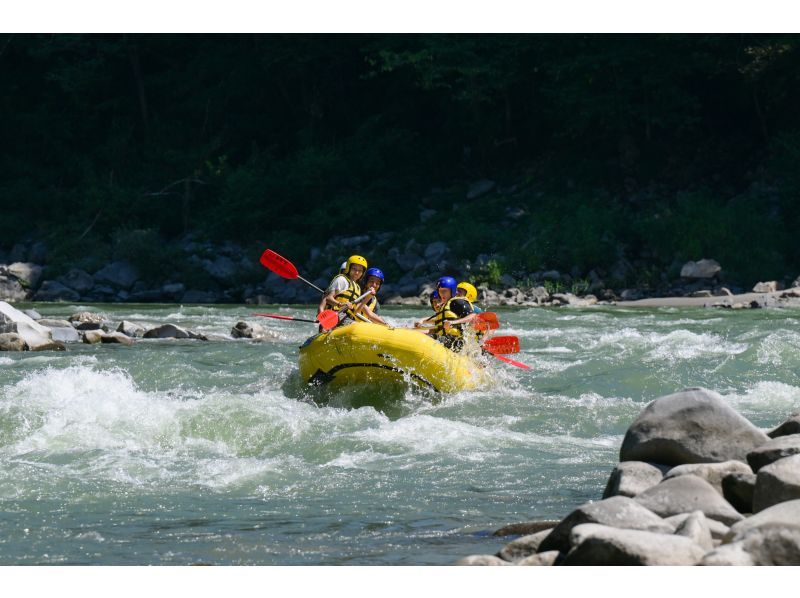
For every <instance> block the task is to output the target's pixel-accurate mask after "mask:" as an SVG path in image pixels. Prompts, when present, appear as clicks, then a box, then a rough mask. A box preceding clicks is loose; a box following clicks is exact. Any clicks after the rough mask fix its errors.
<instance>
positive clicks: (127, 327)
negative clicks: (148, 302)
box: [117, 320, 144, 338]
mask: <svg viewBox="0 0 800 598" xmlns="http://www.w3.org/2000/svg"><path fill="white" fill-rule="evenodd" d="M117 332H121V333H122V334H124V335H125V336H129V337H131V338H142V337H143V336H144V328H143V327H141V326H139V325H138V324H134V323H133V322H129V321H128V320H122V322H120V323H119V326H117Z"/></svg>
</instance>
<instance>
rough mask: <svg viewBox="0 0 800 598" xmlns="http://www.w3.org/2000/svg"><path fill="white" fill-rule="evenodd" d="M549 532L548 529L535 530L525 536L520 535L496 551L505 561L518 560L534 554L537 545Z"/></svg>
mask: <svg viewBox="0 0 800 598" xmlns="http://www.w3.org/2000/svg"><path fill="white" fill-rule="evenodd" d="M549 534H550V530H549V529H545V530H542V531H540V532H536V533H535V534H530V535H527V536H522V537H521V538H517V539H516V540H512V541H511V542H509V543H508V544H506V545H505V546H503V548H501V549H500V552H498V553H497V556H499V557H500V558H501V559H503V560H506V561H519V560H522V559H524V558H525V557H528V556H530V555H532V554H536V552H538V550H539V545H540V544H541V543H542V540H544V539H545V538H546V537H547V536H548V535H549Z"/></svg>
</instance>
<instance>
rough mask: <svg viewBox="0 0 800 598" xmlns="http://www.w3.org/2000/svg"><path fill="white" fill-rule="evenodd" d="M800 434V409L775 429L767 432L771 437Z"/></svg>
mask: <svg viewBox="0 0 800 598" xmlns="http://www.w3.org/2000/svg"><path fill="white" fill-rule="evenodd" d="M791 434H800V411H796V412H795V413H792V414H791V415H790V416H789V418H788V419H787V420H786V421H785V422H783V423H782V424H781V425H779V426H778V427H777V428H775V429H774V430H770V431H769V432H767V436H769V437H770V438H777V437H778V436H789V435H791Z"/></svg>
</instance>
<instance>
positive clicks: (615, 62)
mask: <svg viewBox="0 0 800 598" xmlns="http://www.w3.org/2000/svg"><path fill="white" fill-rule="evenodd" d="M799 41H800V38H798V37H797V36H785V35H738V34H737V35H132V34H128V35H3V36H0V110H2V113H3V115H4V121H5V122H4V125H3V130H4V134H3V143H2V144H0V198H1V199H2V205H3V216H2V219H0V245H2V246H10V245H11V244H13V243H14V242H16V241H18V240H21V239H22V238H23V237H28V238H31V237H36V238H47V239H49V240H50V243H51V244H52V245H55V246H57V247H58V248H59V251H60V252H62V253H63V255H64V256H68V257H69V256H74V255H80V254H81V253H85V252H86V251H87V250H89V251H92V250H97V249H96V248H98V247H101V246H105V245H104V244H108V243H109V241H110V240H111V239H113V238H114V236H115V235H119V234H120V233H125V232H126V231H131V230H138V229H148V230H151V231H155V232H156V233H158V235H160V236H161V237H162V238H165V239H169V238H175V237H178V236H181V235H183V234H184V233H186V232H194V233H196V234H198V235H202V236H206V237H209V238H213V239H227V238H231V239H238V240H240V241H242V242H243V243H245V244H246V243H248V242H252V241H254V240H256V239H260V240H267V239H279V240H280V241H281V243H282V244H283V246H291V247H292V248H293V249H294V250H296V251H297V252H300V251H307V249H308V247H310V246H313V245H320V244H321V243H322V242H324V241H325V240H327V238H328V237H329V236H330V235H331V234H333V233H338V234H354V233H358V232H361V231H364V230H377V231H380V230H402V229H408V228H409V227H417V228H416V229H414V230H416V234H417V235H418V236H420V237H421V238H425V236H426V235H427V236H428V237H431V238H432V237H435V236H437V234H438V235H442V234H444V235H445V236H446V237H447V238H448V239H449V240H450V241H451V242H452V243H453V244H454V246H455V247H456V248H457V249H458V250H459V251H461V252H462V253H463V254H464V255H474V254H475V253H477V252H479V251H487V252H501V253H502V254H503V255H504V260H505V262H506V265H507V267H508V268H510V269H512V268H517V269H521V270H528V271H530V270H531V269H535V268H540V267H561V268H566V269H569V268H572V267H577V268H578V269H579V270H581V271H582V272H583V273H585V272H587V271H588V270H589V269H592V268H608V267H610V266H611V265H612V264H613V263H614V262H615V261H616V260H617V259H618V258H619V257H620V256H621V255H624V256H625V257H627V258H628V259H630V260H637V259H641V260H643V261H644V262H646V263H649V264H651V265H652V267H653V268H654V269H659V268H661V269H663V268H666V267H669V266H670V265H673V264H674V263H675V261H676V260H681V259H699V258H701V257H716V258H717V259H719V260H721V261H723V263H724V264H725V265H726V267H727V268H728V269H729V270H730V271H731V272H736V273H738V274H739V275H740V276H741V277H742V278H747V277H748V276H755V275H756V273H763V274H764V275H772V276H778V277H780V276H784V275H787V274H796V273H798V272H800V249H799V248H798V247H797V244H795V243H794V235H793V234H792V233H794V232H795V231H797V230H798V225H800V201H798V200H800V197H799V196H798V194H799V193H800V170H799V169H798V164H800V110H798V109H797V98H798V97H800V50H799V49H798V42H799ZM480 178H491V179H494V180H497V181H500V182H501V183H504V184H506V185H508V186H511V185H512V184H513V185H515V187H513V189H514V192H513V193H512V194H511V195H505V196H492V197H483V198H480V199H478V200H476V201H474V202H467V201H466V200H464V196H465V190H466V188H467V186H468V184H469V183H470V182H473V181H475V180H477V179H480ZM432 189H438V192H436V193H434V192H433V191H432ZM512 200H513V204H514V206H516V207H518V208H519V209H520V210H521V211H522V212H523V213H524V216H522V217H520V218H517V219H516V220H514V221H513V224H509V222H508V220H507V216H506V208H507V207H509V203H510V202H512ZM453 204H459V205H457V206H456V207H459V208H460V209H461V211H460V212H459V216H458V219H455V218H454V216H453V212H452V211H451V208H452V207H453ZM426 207H427V208H430V207H434V208H436V209H437V210H438V211H439V212H440V215H439V217H437V218H434V219H433V220H432V221H431V222H430V223H429V224H428V227H427V228H426V227H424V226H421V225H420V224H419V211H420V209H423V208H426ZM456 221H459V222H460V224H455V222H456ZM442 227H446V229H444V228H442ZM443 230H446V233H443V232H442V231H443ZM501 231H502V232H503V233H504V234H503V235H500V234H498V233H499V232H501ZM512 240H513V243H511V245H512V246H507V245H509V242H510V241H512ZM93 248H94V249H93ZM726 260H727V261H726Z"/></svg>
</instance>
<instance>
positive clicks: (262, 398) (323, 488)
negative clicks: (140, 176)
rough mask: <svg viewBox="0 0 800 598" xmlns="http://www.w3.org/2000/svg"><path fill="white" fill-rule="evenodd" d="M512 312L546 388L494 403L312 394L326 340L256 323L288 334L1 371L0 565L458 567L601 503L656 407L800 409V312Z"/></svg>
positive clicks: (502, 385) (499, 383)
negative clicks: (632, 427) (713, 398)
mask: <svg viewBox="0 0 800 598" xmlns="http://www.w3.org/2000/svg"><path fill="white" fill-rule="evenodd" d="M83 307H86V306H83ZM37 308H38V309H39V311H40V312H41V313H42V314H43V315H45V317H48V316H49V317H66V316H68V315H69V314H71V313H74V312H75V311H78V310H79V308H81V307H80V306H69V305H39V306H37ZM81 309H82V308H81ZM89 309H91V310H93V311H101V312H103V313H105V314H107V315H108V316H109V318H110V319H111V320H114V321H119V320H122V319H123V318H124V319H127V320H132V321H134V322H138V323H140V324H143V325H150V324H156V323H162V322H171V323H174V324H178V325H181V326H184V327H188V328H190V329H192V330H195V331H198V332H203V333H207V334H211V335H219V336H220V337H222V336H227V335H228V334H229V332H230V329H231V327H232V326H233V324H234V323H235V322H236V321H238V320H240V319H250V320H253V321H255V320H258V318H252V317H249V314H250V313H251V312H252V311H254V310H253V309H252V308H248V307H244V306H226V307H179V306H91V307H89ZM270 309H272V310H273V311H275V310H278V309H280V311H281V312H282V313H285V314H289V315H297V316H305V317H308V316H309V315H310V314H311V313H312V312H311V310H310V308H303V307H302V306H297V307H291V308H286V307H284V308H277V307H275V308H264V307H263V306H262V307H260V308H259V311H269V310H270ZM386 313H387V314H388V316H389V320H390V321H391V322H392V323H394V324H398V325H399V324H407V323H410V322H411V321H412V318H414V317H418V316H419V315H421V312H420V311H419V310H414V309H409V308H402V309H387V310H386ZM499 313H500V316H501V320H502V321H503V322H504V326H503V329H502V330H501V332H502V333H503V334H516V335H518V336H519V337H520V340H521V343H522V347H523V349H522V352H521V353H520V354H519V355H516V356H514V357H515V358H516V359H518V360H519V361H523V362H526V363H528V364H530V365H531V366H532V367H533V369H532V370H530V371H523V370H521V369H517V368H514V367H511V366H508V365H505V364H502V363H499V362H498V363H497V367H496V368H495V370H494V373H493V383H492V385H491V387H489V388H486V389H485V390H482V391H480V392H465V393H460V394H456V395H449V396H442V397H440V398H434V399H433V400H432V399H431V397H430V396H425V395H419V394H414V393H413V392H407V393H405V394H404V395H400V396H388V397H387V396H385V394H386V393H385V391H384V390H382V389H375V390H374V393H373V392H369V393H367V395H368V396H365V395H364V394H363V392H362V394H360V395H357V396H349V395H347V394H346V393H345V394H344V395H341V396H329V395H326V396H324V397H321V396H319V395H307V394H306V393H305V392H304V389H303V388H302V387H301V385H300V384H299V383H298V380H297V348H298V346H299V345H300V343H301V342H302V341H303V340H304V339H305V338H306V337H307V336H308V335H309V334H310V333H311V332H313V330H314V327H313V325H310V324H303V323H295V322H284V321H278V320H260V321H259V323H261V324H263V325H264V326H266V327H268V328H269V329H270V330H273V331H275V332H276V333H277V335H278V338H277V339H276V340H274V341H269V342H261V343H257V342H251V341H246V340H236V341H234V340H232V339H230V337H227V339H224V338H217V339H216V340H212V341H210V342H201V341H169V340H166V341H140V342H138V343H137V344H136V345H135V346H133V347H122V346H116V345H103V346H89V345H70V346H69V347H68V350H67V351H66V352H64V353H18V354H11V353H3V354H0V458H1V459H2V468H0V564H4V565H8V564H50V563H63V564H190V563H209V564H260V565H269V564H281V565H312V564H313V565H328V564H331V565H332V564H360V565H372V564H382V565H387V564H416V565H420V564H448V563H452V562H453V561H455V560H457V559H458V558H460V557H462V556H465V555H468V554H474V553H494V552H496V551H497V550H498V549H499V548H500V547H501V546H502V545H503V544H504V543H505V542H506V541H507V539H501V538H496V537H493V536H492V535H491V532H492V531H493V530H495V529H497V528H499V527H501V526H503V525H505V524H508V523H512V522H520V521H528V520H535V519H552V518H560V517H563V516H564V515H566V514H567V513H568V512H569V511H570V510H572V509H573V508H574V507H575V506H577V505H579V504H582V503H583V502H586V501H587V500H592V499H598V498H600V495H601V494H602V491H603V488H604V486H605V483H606V480H607V477H608V474H609V472H610V470H611V469H612V468H613V466H614V464H615V463H616V462H617V459H618V450H619V445H620V443H621V441H622V437H623V435H624V433H625V430H626V429H627V427H628V425H629V424H630V422H631V421H632V420H633V419H634V418H635V417H636V415H637V414H638V413H639V412H640V411H641V409H642V408H643V407H644V406H645V405H646V404H647V403H648V402H649V401H651V400H652V399H654V398H656V397H658V396H660V395H664V394H668V393H671V392H674V391H676V390H680V389H682V388H685V387H688V386H705V387H708V388H711V389H714V390H717V391H718V392H720V393H722V394H723V396H724V397H725V398H726V400H727V401H728V402H729V403H730V404H731V405H732V406H733V407H735V408H736V409H738V410H739V411H740V412H741V413H742V414H743V415H744V416H745V417H747V418H749V419H750V420H751V421H753V422H754V423H755V424H756V425H759V426H761V427H764V428H767V427H771V426H774V425H776V424H778V423H780V422H781V421H783V419H784V418H785V417H786V416H787V415H788V414H789V413H790V412H791V411H793V410H794V409H797V408H798V407H800V379H799V378H798V375H799V374H798V372H800V351H798V349H797V348H798V346H799V345H800V330H799V329H798V325H797V319H796V313H795V312H792V311H780V310H754V311H746V312H723V311H712V310H699V309H698V310H689V309H686V310H674V309H670V310H647V311H644V310H623V309H612V308H597V309H584V310H574V309H561V310H551V309H521V310H514V311H512V310H500V311H499ZM379 395H380V397H381V398H380V399H379V400H377V399H376V401H375V402H376V403H377V405H378V408H377V409H376V408H375V407H372V406H361V407H357V406H358V405H364V404H365V403H370V402H372V401H371V400H370V399H373V398H376V397H377V396H379ZM323 399H324V400H323ZM326 401H327V402H326ZM354 406H355V407H354Z"/></svg>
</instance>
